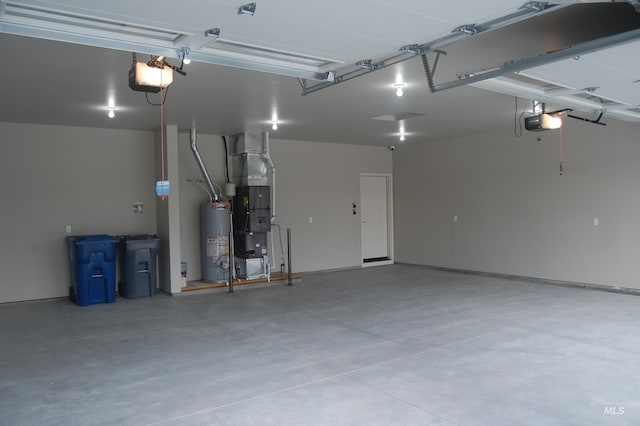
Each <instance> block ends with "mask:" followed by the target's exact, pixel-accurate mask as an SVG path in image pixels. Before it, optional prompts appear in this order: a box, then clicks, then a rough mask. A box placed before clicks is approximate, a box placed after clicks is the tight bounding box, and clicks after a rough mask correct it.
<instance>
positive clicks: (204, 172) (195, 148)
mask: <svg viewBox="0 0 640 426" xmlns="http://www.w3.org/2000/svg"><path fill="white" fill-rule="evenodd" d="M196 133H197V130H196V128H195V127H194V128H192V129H191V151H193V155H194V156H195V157H196V161H197V162H198V166H200V171H201V172H202V176H204V180H205V181H206V182H207V187H208V188H209V191H211V193H212V194H213V201H214V202H216V201H218V193H217V192H216V189H215V188H214V187H213V182H211V178H210V177H209V173H208V172H207V168H206V167H205V165H204V163H203V162H202V157H200V152H199V151H198V145H197V143H196V139H197V138H196Z"/></svg>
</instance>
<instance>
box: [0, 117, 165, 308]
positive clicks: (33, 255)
mask: <svg viewBox="0 0 640 426" xmlns="http://www.w3.org/2000/svg"><path fill="white" fill-rule="evenodd" d="M0 134H1V135H2V138H1V139H0V147H1V149H2V155H1V156H0V182H2V201H1V202H0V217H1V218H2V220H1V221H0V235H2V240H1V242H0V271H1V275H0V302H11V301H18V300H30V299H43V298H49V297H60V296H65V295H67V294H68V287H69V281H70V280H69V267H68V254H67V249H66V245H65V241H64V238H65V237H66V236H67V234H66V233H65V226H66V225H71V226H72V235H86V234H103V233H105V234H135V233H155V231H156V216H155V193H154V191H155V189H154V181H155V179H154V165H153V156H154V146H153V133H151V132H136V131H121V130H106V129H90V128H73V127H62V126H39V125H24V124H10V123H0ZM137 201H141V202H143V203H144V205H145V209H144V213H143V214H142V215H139V214H134V213H133V212H132V205H133V203H135V202H137Z"/></svg>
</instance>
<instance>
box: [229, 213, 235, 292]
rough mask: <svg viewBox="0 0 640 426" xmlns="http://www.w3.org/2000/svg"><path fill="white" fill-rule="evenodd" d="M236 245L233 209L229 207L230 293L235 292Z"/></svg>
mask: <svg viewBox="0 0 640 426" xmlns="http://www.w3.org/2000/svg"><path fill="white" fill-rule="evenodd" d="M234 251H235V247H234V246H233V210H232V209H229V293H233V271H234V267H233V263H234V257H235V254H234Z"/></svg>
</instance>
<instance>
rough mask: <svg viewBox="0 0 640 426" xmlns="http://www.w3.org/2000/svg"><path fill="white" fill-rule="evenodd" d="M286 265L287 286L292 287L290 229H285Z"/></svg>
mask: <svg viewBox="0 0 640 426" xmlns="http://www.w3.org/2000/svg"><path fill="white" fill-rule="evenodd" d="M287 263H288V265H289V269H288V273H287V285H288V286H292V285H293V274H292V273H291V228H287Z"/></svg>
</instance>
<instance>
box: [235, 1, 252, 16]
mask: <svg viewBox="0 0 640 426" xmlns="http://www.w3.org/2000/svg"><path fill="white" fill-rule="evenodd" d="M254 13H256V4H255V3H247V4H243V5H242V6H240V7H239V8H238V15H249V16H253V14H254Z"/></svg>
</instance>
